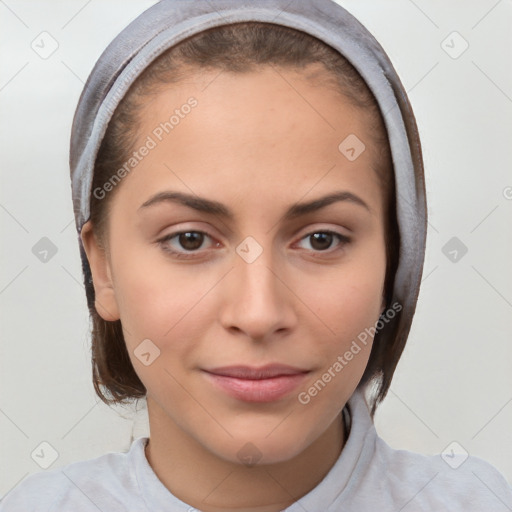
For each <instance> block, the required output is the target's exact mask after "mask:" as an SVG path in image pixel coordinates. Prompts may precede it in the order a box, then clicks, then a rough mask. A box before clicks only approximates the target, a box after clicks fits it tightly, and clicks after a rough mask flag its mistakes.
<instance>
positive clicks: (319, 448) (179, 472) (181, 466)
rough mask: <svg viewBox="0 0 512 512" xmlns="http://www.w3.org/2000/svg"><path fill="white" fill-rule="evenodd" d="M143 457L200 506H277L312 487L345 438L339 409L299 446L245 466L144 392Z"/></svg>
mask: <svg viewBox="0 0 512 512" xmlns="http://www.w3.org/2000/svg"><path fill="white" fill-rule="evenodd" d="M148 413H149V420H150V426H151V437H150V441H149V442H148V444H147V446H146V458H147V460H148V462H149V464H150V466H151V467H152V469H153V471H154V472H155V474H156V475H157V477H158V478H159V480H160V481H161V482H162V483H163V484H164V486H165V487H167V489H169V491H170V492H171V493H172V494H173V495H174V496H176V497H177V498H178V499H180V500H181V501H183V502H184V503H187V504H188V505H191V506H193V507H195V508H197V509H199V510H202V511H203V512H221V511H222V512H223V511H225V510H231V511H232V512H242V511H243V512H279V511H281V510H283V509H284V508H286V507H288V506H290V505H291V504H292V503H294V502H296V501H297V500H298V499H300V498H301V497H302V496H304V495H305V494H307V493H308V492H310V491H311V490H312V489H314V488H315V487H316V486H317V485H318V484H319V483H320V482H321V480H322V479H323V478H324V477H325V476H326V475H327V473H328V472H329V470H330V469H331V468H332V466H333V465H334V464H335V462H336V460H337V459H338V457H339V456H340V453H341V450H342V449H343V446H344V444H345V441H346V439H345V435H344V428H343V415H342V414H341V413H340V415H338V416H336V419H335V420H334V421H333V422H332V423H331V425H329V427H328V428H327V429H326V431H325V432H324V433H323V434H322V435H321V436H320V437H319V438H317V439H316V440H315V441H314V442H313V443H312V444H310V445H309V446H308V447H307V448H306V449H305V450H304V451H303V452H301V453H300V454H298V455H297V456H295V457H293V458H292V459H290V460H286V461H282V462H279V463H275V464H268V465H259V464H257V465H255V466H245V465H243V464H237V463H233V462H231V461H228V460H226V459H222V458H219V457H218V456H217V455H216V454H214V453H212V452H211V451H209V450H208V449H206V448H205V447H204V446H203V445H201V444H200V443H199V442H198V441H197V440H196V439H194V438H192V437H191V436H190V435H188V434H187V433H186V432H185V431H184V430H182V429H181V428H180V427H179V426H178V425H177V424H176V423H175V422H174V421H172V419H171V418H169V416H168V415H167V414H165V413H164V411H163V410H162V409H161V408H160V407H159V406H158V404H157V403H156V402H154V401H153V400H151V398H149V397H148Z"/></svg>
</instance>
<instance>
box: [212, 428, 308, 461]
mask: <svg viewBox="0 0 512 512" xmlns="http://www.w3.org/2000/svg"><path fill="white" fill-rule="evenodd" d="M308 445H309V443H307V442H305V440H304V438H303V437H301V436H299V435H290V432H289V430H288V431H287V430H283V432H281V433H280V434H277V433H274V434H271V435H270V436H268V431H265V432H264V433H261V435H259V436H256V435H247V436H243V437H241V436H239V437H236V438H234V439H229V440H228V441H227V442H225V443H221V444H220V445H219V444H217V443H214V444H213V445H210V444H209V443H208V445H207V446H206V448H207V449H208V450H209V451H211V452H213V453H214V454H215V455H216V456H217V457H219V458H222V459H224V460H226V461H227V462H230V463H234V464H241V465H244V466H248V467H253V466H256V465H268V464H279V463H281V462H287V461H289V460H291V459H293V458H294V457H297V456H298V455H299V454H300V453H302V452H303V451H304V450H305V449H306V448H307V447H308Z"/></svg>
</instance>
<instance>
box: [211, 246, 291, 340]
mask: <svg viewBox="0 0 512 512" xmlns="http://www.w3.org/2000/svg"><path fill="white" fill-rule="evenodd" d="M273 263H274V265H273ZM273 267H275V268H273ZM292 289H293V286H291V283H287V282H286V276H285V275H284V273H283V271H281V272H280V271H279V270H277V267H276V265H275V262H273V261H272V258H271V257H270V251H268V252H267V251H263V253H262V254H261V255H260V256H259V257H258V259H257V260H256V261H253V262H252V263H248V262H246V261H244V260H243V259H241V258H239V257H238V256H237V255H236V260H235V268H234V269H233V270H232V271H231V272H229V275H228V276H227V279H226V280H224V286H223V289H222V293H223V295H224V297H223V302H222V307H221V312H220V321H221V323H222V325H223V327H224V328H225V329H227V330H229V331H231V332H232V333H235V334H236V333H242V334H244V335H245V336H246V337H248V338H250V339H252V340H258V341H264V340H267V339H271V338H272V336H273V335H275V334H276V333H281V334H282V333H283V332H285V331H289V330H291V329H293V327H294V326H295V324H296V322H297V317H296V312H295V310H294V305H293V293H292V291H291V290H292Z"/></svg>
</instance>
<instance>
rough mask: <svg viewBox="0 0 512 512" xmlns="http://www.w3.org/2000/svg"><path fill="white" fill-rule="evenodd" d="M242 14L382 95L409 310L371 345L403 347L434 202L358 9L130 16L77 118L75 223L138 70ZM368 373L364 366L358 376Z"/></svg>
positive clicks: (186, 2)
mask: <svg viewBox="0 0 512 512" xmlns="http://www.w3.org/2000/svg"><path fill="white" fill-rule="evenodd" d="M242 21H260V22H269V23H274V24H280V25H284V26H287V27H291V28H294V29H297V30H301V31H303V32H307V33H308V34H310V35H312V36H314V37H316V38H318V39H320V40H321V41H323V42H325V43H327V44H328V45H330V46H332V47H333V48H334V49H336V50H337V51H338V52H340V53H341V54H342V55H343V56H344V57H345V58H346V59H347V60H348V61H349V62H350V63H351V64H352V65H353V66H354V67H355V68H356V69H357V70H358V72H359V73H360V75H361V76H362V77H363V79H364V80H365V81H366V83H367V84H368V87H369V88H370V90H371V91H372V92H373V94H374V96H375V98H376V99H377V102H378V104H379V106H380V109H381V112H382V116H383V119H384V122H385V126H386V128H387V133H388V138H389V143H390V147H391V154H392V159H393V164H394V173H395V187H396V197H397V201H396V215H397V221H398V227H399V233H400V247H399V263H398V268H397V271H396V274H395V280H394V289H393V297H392V302H395V301H396V302H398V303H400V304H401V305H402V310H401V311H400V312H399V313H398V314H397V315H396V317H395V318H394V320H393V322H391V323H390V324H389V325H386V326H385V327H384V328H383V329H382V330H380V331H379V332H378V333H377V336H376V339H375V342H374V347H373V349H372V350H373V351H375V352H379V353H380V354H381V355H382V357H385V352H386V350H388V351H389V350H390V349H391V348H392V349H393V350H394V351H396V350H399V352H401V350H402V349H403V346H404V345H405V342H406V340H407V336H408V333H409V330H410V327H411V323H412V319H413V315H414V311H415V309H416V302H417V298H418V293H419V287H420V282H421V275H422V270H423V262H424V255H425V244H426V233H427V210H426V198H425V183H424V174H423V162H422V154H421V145H420V141H419V135H418V130H417V127H416V122H415V118H414V115H413V112H412V109H411V106H410V104H409V101H408V98H407V94H406V91H405V89H404V87H403V85H402V83H401V81H400V78H399V77H398V75H397V73H396V71H395V69H394V68H393V65H392V64H391V62H390V60H389V58H388V56H387V55H386V53H385V52H384V50H383V48H382V47H381V46H380V44H379V43H378V42H377V41H376V40H375V38H374V37H373V36H372V35H371V34H370V33H369V32H368V30H367V29H366V28H365V27H364V26H363V25H362V24H361V23H360V22H359V21H358V20H357V19H355V18H354V17H353V16H352V15H351V14H350V13H348V12H347V11H346V10H345V9H344V8H342V7H341V6H340V5H338V4H336V3H335V2H333V1H331V0H295V1H292V2H290V0H256V1H254V0H251V1H240V0H207V1H205V0H199V1H197V0H195V1H191V0H163V1H161V2H159V3H157V4H156V5H154V6H152V7H151V8H149V9H148V10H146V11H145V12H144V13H142V14H141V15H140V16H139V17H137V18H136V19H135V20H134V21H133V22H132V23H130V24H129V25H128V26H127V27H126V28H125V29H124V30H123V31H122V32H121V33H120V34H119V35H118V36H117V37H116V38H115V39H114V40H113V41H112V43H111V44H110V45H109V46H108V47H107V49H106V50H105V51H104V52H103V54H102V55H101V57H100V58H99V60H98V61H97V63H96V65H95V66H94V69H93V70H92V72H91V74H90V76H89V78H88V80H87V82H86V84H85V87H84V90H83V92H82V95H81V97H80V100H79V103H78V107H77V110H76V113H75V117H74V120H73V128H72V134H71V150H70V168H71V186H72V196H73V207H74V212H75V219H76V228H77V231H78V233H80V232H81V229H82V226H83V224H84V223H85V222H86V221H87V220H88V219H89V216H90V204H89V201H90V196H91V185H92V177H93V168H94V162H95V158H96V154H97V152H98V149H99V147H100V144H101V141H102V138H103V136H104V133H105V131H106V129H107V125H108V122H109V120H110V118H111V116H112V114H113V112H114V110H115V109H116V107H117V105H118V104H119V102H120V101H121V99H122V98H123V97H124V95H125V94H126V92H127V91H128V89H129V87H130V86H131V84H132V83H133V82H134V80H135V79H136V78H137V76H138V75H139V74H140V73H141V72H142V71H143V70H144V69H145V68H146V67H147V66H148V64H149V63H151V62H152V61H153V60H154V59H155V58H156V57H158V56H159V55H160V54H161V53H163V52H164V51H165V50H167V49H168V48H170V47H171V46H174V45H175V44H176V43H178V42H180V41H181V40H183V39H184V38H186V37H189V36H191V35H193V34H196V33H198V32H201V31H203V30H205V29H208V28H211V27H215V26H219V25H226V24H230V23H236V22H242ZM78 241H79V245H80V252H81V258H82V264H83V270H84V275H85V282H86V287H87V286H89V287H91V284H92V281H91V277H90V268H89V264H88V261H87V258H86V255H85V252H84V250H83V246H82V241H81V238H80V236H78ZM377 339H378V341H379V342H378V343H376V341H377ZM372 355H373V353H372ZM367 377H370V375H367V374H365V375H364V376H363V379H362V380H361V383H360V385H363V384H364V383H365V382H366V381H367V380H368V379H367ZM381 398H383V397H381Z"/></svg>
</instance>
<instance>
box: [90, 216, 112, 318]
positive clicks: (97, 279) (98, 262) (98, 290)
mask: <svg viewBox="0 0 512 512" xmlns="http://www.w3.org/2000/svg"><path fill="white" fill-rule="evenodd" d="M80 237H81V239H82V244H83V246H84V250H85V253H86V254H87V259H88V261H89V266H90V268H91V274H92V282H93V285H94V305H95V307H96V311H97V312H98V314H99V315H100V316H101V318H103V320H107V321H109V322H113V321H115V320H119V318H120V315H119V308H118V305H117V301H116V297H115V293H114V285H113V282H112V272H111V268H110V262H109V259H108V257H107V254H106V251H105V249H104V248H103V247H101V246H100V244H99V243H98V240H97V237H96V235H95V233H94V231H93V229H92V224H91V221H90V220H89V221H87V222H86V223H85V224H84V225H83V227H82V231H81V233H80Z"/></svg>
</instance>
